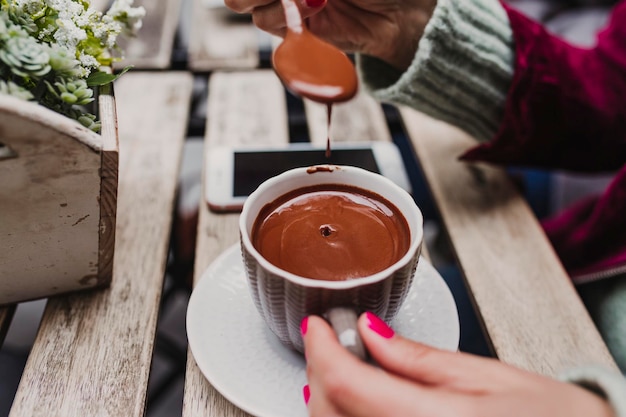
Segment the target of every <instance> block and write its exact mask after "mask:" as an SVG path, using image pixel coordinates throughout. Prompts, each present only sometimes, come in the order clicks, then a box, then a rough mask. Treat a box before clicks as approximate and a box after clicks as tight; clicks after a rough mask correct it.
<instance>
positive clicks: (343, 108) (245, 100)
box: [183, 71, 390, 417]
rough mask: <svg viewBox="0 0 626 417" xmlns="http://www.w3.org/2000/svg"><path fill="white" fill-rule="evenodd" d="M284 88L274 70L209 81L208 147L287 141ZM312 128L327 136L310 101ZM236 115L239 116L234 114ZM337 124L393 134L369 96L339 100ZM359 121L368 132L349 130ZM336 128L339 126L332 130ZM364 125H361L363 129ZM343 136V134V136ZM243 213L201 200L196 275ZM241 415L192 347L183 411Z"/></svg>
mask: <svg viewBox="0 0 626 417" xmlns="http://www.w3.org/2000/svg"><path fill="white" fill-rule="evenodd" d="M284 94H285V93H284V89H283V87H282V85H281V84H280V82H279V81H278V79H277V77H276V76H275V74H274V73H273V72H272V71H255V72H236V73H218V74H215V75H213V76H212V78H211V83H210V85H209V106H208V116H207V130H206V131H207V136H206V144H207V145H208V146H207V147H206V152H210V149H211V147H213V146H216V145H220V144H224V143H228V144H232V145H256V146H259V145H280V144H285V143H286V142H288V140H289V138H288V129H287V119H286V115H287V109H286V104H285V96H284ZM306 106H307V119H308V120H309V124H310V129H311V132H317V133H316V134H315V135H316V136H319V137H320V139H319V141H322V142H324V143H325V141H326V107H325V106H317V105H315V104H313V103H306ZM235 115H236V116H235ZM335 117H336V118H334V119H333V125H335V126H336V129H337V130H336V132H345V133H346V134H339V133H338V134H337V135H338V138H337V140H338V141H345V140H347V139H350V140H352V141H358V140H375V139H380V140H390V134H389V130H388V128H387V125H386V122H385V120H384V117H383V115H382V110H381V109H380V106H379V105H377V104H376V103H375V102H373V101H372V100H371V98H369V97H365V96H361V97H359V98H358V99H356V100H354V101H352V102H350V103H346V104H342V105H340V106H337V109H336V113H335ZM357 124H363V126H359V127H358V129H362V131H363V132H366V131H369V132H374V134H373V135H372V134H369V135H366V134H365V133H363V134H359V135H355V137H351V136H350V135H348V134H347V133H349V132H351V129H352V127H354V128H357V127H356V125H357ZM333 131H334V130H333ZM359 131H360V130H359ZM340 138H341V139H340ZM238 219H239V215H238V214H218V213H213V212H211V211H210V210H208V208H207V207H206V204H205V203H204V202H201V204H200V220H199V230H198V240H197V247H196V264H195V274H194V276H195V278H194V279H195V281H196V282H197V280H198V279H199V278H200V277H201V276H202V273H203V272H204V271H205V269H206V268H207V267H208V266H209V264H210V263H211V261H212V260H213V259H215V258H216V257H217V256H218V255H219V254H220V253H221V252H222V251H223V250H225V249H226V248H228V247H230V246H231V245H232V244H233V243H236V242H238V237H239V231H238V230H239V229H238V223H237V222H238ZM199 415H205V416H216V417H217V416H220V417H236V416H237V417H239V416H247V415H248V414H247V413H245V412H243V411H242V410H240V409H238V408H237V407H235V406H234V405H232V404H231V403H230V402H228V401H227V400H225V399H224V397H223V396H222V395H221V394H219V393H218V392H217V391H216V390H215V389H214V388H213V387H212V386H211V385H210V384H209V383H208V382H207V380H206V379H205V378H204V376H203V375H202V373H201V372H200V370H199V369H198V367H197V365H196V363H195V361H194V359H193V354H192V353H191V352H189V353H188V364H187V373H186V379H185V397H184V401H183V416H188V417H192V416H199Z"/></svg>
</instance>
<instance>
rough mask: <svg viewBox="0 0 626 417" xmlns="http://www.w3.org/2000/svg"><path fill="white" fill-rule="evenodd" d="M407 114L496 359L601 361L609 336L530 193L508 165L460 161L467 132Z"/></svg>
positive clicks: (554, 368) (531, 364)
mask: <svg viewBox="0 0 626 417" xmlns="http://www.w3.org/2000/svg"><path fill="white" fill-rule="evenodd" d="M400 111H401V115H402V118H403V120H404V123H405V127H406V129H407V131H408V133H409V135H410V138H411V141H412V143H413V145H414V148H415V150H416V153H417V156H418V158H419V161H420V164H421V166H422V169H423V171H424V174H425V176H426V179H427V182H428V184H429V185H430V188H431V191H432V194H433V197H434V200H435V202H436V203H437V205H438V207H439V211H440V214H441V217H442V219H443V222H444V223H445V226H446V230H447V231H448V234H449V237H450V239H451V241H452V245H453V247H454V250H455V253H456V255H457V258H458V261H459V264H460V268H461V271H462V273H463V275H464V276H465V279H466V281H467V284H468V286H469V288H470V290H471V294H472V295H473V297H474V300H475V305H477V306H478V312H479V315H480V316H481V317H482V320H483V322H484V325H485V328H486V330H487V332H488V334H489V337H490V339H491V342H492V344H493V348H494V350H495V353H496V354H497V356H498V357H499V358H500V359H501V360H503V361H505V362H508V363H511V364H514V365H517V366H519V367H522V368H524V369H528V370H531V371H535V372H539V373H542V374H546V375H552V376H555V375H558V374H559V373H560V372H562V371H563V370H564V369H566V368H569V367H572V366H580V365H583V364H589V363H597V364H603V365H606V366H610V367H615V363H614V361H613V359H612V358H611V356H610V354H609V352H608V350H607V348H606V346H605V344H604V342H603V341H602V339H601V336H600V335H599V333H598V331H597V329H596V328H595V326H594V324H593V322H592V321H591V319H590V317H589V315H588V313H587V311H586V309H585V307H584V305H583V304H582V302H581V300H580V298H579V297H578V295H577V293H576V290H575V288H574V287H573V285H572V283H571V281H570V279H569V278H568V276H567V274H566V272H565V270H564V269H563V267H562V265H561V264H560V262H559V260H558V258H557V256H556V254H555V253H554V250H553V249H552V247H551V245H550V243H549V241H548V240H547V237H546V236H545V234H544V233H543V230H542V229H541V226H540V224H539V223H538V221H537V219H536V217H535V216H534V214H533V213H532V211H531V209H530V207H529V206H528V204H527V202H526V201H525V200H524V198H523V196H522V195H521V194H520V193H519V192H518V191H517V189H516V187H515V186H514V185H513V183H512V182H511V181H510V180H509V178H508V177H507V175H506V172H505V171H504V170H502V169H499V168H496V167H494V166H489V165H487V164H467V163H463V162H460V161H458V160H457V157H458V156H459V155H460V154H462V153H463V151H464V150H466V149H468V148H470V147H471V146H473V145H475V142H474V141H473V140H472V139H471V138H470V137H469V136H467V135H465V134H464V133H462V132H461V131H460V130H457V129H455V128H453V127H451V126H449V125H446V124H444V123H440V122H437V121H435V120H433V119H430V118H428V117H426V116H425V115H423V114H420V113H418V112H416V111H414V110H411V109H409V108H402V109H401V110H400Z"/></svg>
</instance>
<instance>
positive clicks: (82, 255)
mask: <svg viewBox="0 0 626 417" xmlns="http://www.w3.org/2000/svg"><path fill="white" fill-rule="evenodd" d="M105 95H106V94H101V98H102V99H103V100H105V101H106V100H108V101H107V103H108V111H107V112H105V113H103V115H104V117H105V119H106V118H111V120H105V122H104V123H105V125H108V126H110V125H115V123H116V119H115V103H114V100H113V98H112V97H111V96H109V97H108V98H107V99H105ZM105 138H106V142H107V144H106V153H103V146H104V145H103V141H104V140H105ZM0 142H2V143H4V144H5V145H6V146H8V147H9V148H10V149H11V150H12V151H13V152H14V153H15V154H16V155H17V156H16V157H14V158H9V159H3V160H0V212H1V213H2V215H1V219H2V220H1V221H0V236H2V239H0V304H6V303H12V302H16V301H24V300H28V299H35V298H41V297H46V296H50V295H53V294H60V293H65V292H69V291H76V290H81V289H87V288H93V287H98V286H102V285H107V284H108V283H109V282H110V280H111V273H110V262H107V261H104V262H103V264H102V265H101V266H102V268H100V265H99V257H100V255H102V257H103V260H106V259H110V257H111V256H112V245H111V244H110V241H111V238H110V237H111V233H112V231H111V229H110V228H109V229H107V230H103V229H101V228H100V225H101V223H100V221H101V205H100V202H101V201H103V202H104V203H105V205H106V207H105V208H104V209H103V212H102V214H103V215H105V217H106V219H107V222H108V224H111V225H114V224H115V205H116V201H115V198H116V195H115V191H116V190H115V186H116V176H115V171H116V170H117V167H116V166H115V161H116V159H117V137H116V132H115V131H114V130H111V129H109V130H108V131H107V135H106V136H101V135H98V134H95V133H93V132H91V131H90V130H88V129H85V128H83V127H82V126H81V125H80V124H78V123H77V122H75V121H73V120H70V119H68V118H66V117H65V116H62V115H60V114H58V113H55V112H53V111H51V110H48V109H46V108H44V107H42V106H39V105H37V104H35V103H32V102H25V101H22V100H18V99H15V98H12V97H9V96H0ZM103 158H104V160H106V161H107V166H108V172H110V174H109V175H108V179H107V184H108V185H107V187H105V188H103V189H101V181H102V178H101V176H100V173H101V172H102V171H101V166H102V161H103ZM103 235H104V236H103ZM101 236H102V237H103V242H102V243H103V246H102V247H101V246H100V237H101ZM105 242H109V243H108V244H107V245H104V243H105Z"/></svg>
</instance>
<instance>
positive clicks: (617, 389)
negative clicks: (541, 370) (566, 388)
mask: <svg viewBox="0 0 626 417" xmlns="http://www.w3.org/2000/svg"><path fill="white" fill-rule="evenodd" d="M561 379H562V380H563V381H566V382H571V383H574V384H576V385H580V386H581V387H583V388H585V389H588V390H590V391H593V392H595V393H596V394H598V395H600V396H601V397H603V398H606V400H607V401H608V402H609V404H610V405H611V407H612V408H613V412H614V413H615V417H626V379H624V377H623V376H622V375H620V374H618V373H617V372H612V371H609V370H607V369H605V368H602V367H596V366H587V367H582V368H575V369H571V370H569V371H567V372H566V373H564V374H563V375H561Z"/></svg>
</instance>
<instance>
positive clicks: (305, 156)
mask: <svg viewBox="0 0 626 417" xmlns="http://www.w3.org/2000/svg"><path fill="white" fill-rule="evenodd" d="M234 161H235V177H234V185H233V187H234V190H233V195H234V196H236V197H244V196H248V195H250V193H252V192H253V191H254V190H256V188H257V187H258V186H259V185H260V184H261V183H262V182H263V181H265V180H266V179H268V178H271V177H273V176H276V175H278V174H280V173H282V172H284V171H287V170H289V169H292V168H298V167H305V166H311V165H321V164H333V165H353V166H357V167H359V168H363V169H367V170H368V171H372V172H375V173H377V174H380V169H379V167H378V165H377V164H376V159H375V158H374V153H373V151H372V150H371V149H333V150H332V152H331V156H330V158H326V156H325V151H324V150H318V149H311V150H307V149H303V150H297V151H281V150H277V151H266V152H245V151H237V152H235V158H234Z"/></svg>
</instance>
